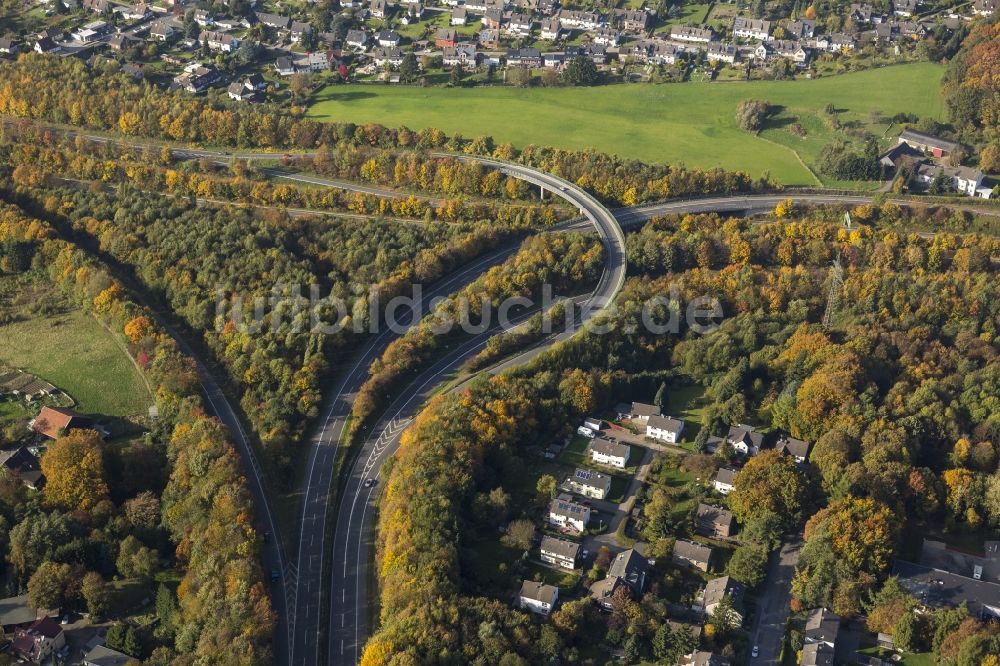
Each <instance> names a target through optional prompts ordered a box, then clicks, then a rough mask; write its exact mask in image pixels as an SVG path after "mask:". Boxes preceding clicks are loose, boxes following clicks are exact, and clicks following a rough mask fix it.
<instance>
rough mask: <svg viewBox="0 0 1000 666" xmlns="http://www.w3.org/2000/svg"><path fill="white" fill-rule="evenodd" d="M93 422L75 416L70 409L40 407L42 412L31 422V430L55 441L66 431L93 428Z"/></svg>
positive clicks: (78, 415)
mask: <svg viewBox="0 0 1000 666" xmlns="http://www.w3.org/2000/svg"><path fill="white" fill-rule="evenodd" d="M93 427H94V421H93V419H91V418H90V417H87V416H83V415H81V414H77V413H76V412H74V411H73V410H72V409H63V408H62V407H49V406H48V405H46V406H45V407H42V411H41V412H39V413H38V416H36V417H35V418H34V420H32V422H31V429H32V430H34V431H35V432H37V433H39V434H42V435H45V436H46V437H48V438H50V439H56V438H58V437H60V436H61V435H62V434H63V433H65V432H66V431H68V430H73V429H83V428H93Z"/></svg>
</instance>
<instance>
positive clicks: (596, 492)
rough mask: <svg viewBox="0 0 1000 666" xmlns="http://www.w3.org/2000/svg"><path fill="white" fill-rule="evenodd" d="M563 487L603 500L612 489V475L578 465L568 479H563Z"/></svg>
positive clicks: (569, 490)
mask: <svg viewBox="0 0 1000 666" xmlns="http://www.w3.org/2000/svg"><path fill="white" fill-rule="evenodd" d="M562 489H564V490H566V491H568V492H572V493H576V494H577V495H583V496H584V497H590V498H591V499H598V500H602V499H604V498H605V497H607V496H608V492H609V491H610V490H611V477H610V476H608V475H607V474H601V473H600V472H595V471H594V470H591V469H583V468H581V467H578V468H577V469H576V471H574V472H573V474H572V476H568V477H566V480H565V481H563V484H562Z"/></svg>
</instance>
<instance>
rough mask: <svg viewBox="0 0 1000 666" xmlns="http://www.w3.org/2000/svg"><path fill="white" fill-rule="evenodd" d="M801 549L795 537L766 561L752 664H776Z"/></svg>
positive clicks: (783, 635) (755, 625) (754, 634)
mask: <svg viewBox="0 0 1000 666" xmlns="http://www.w3.org/2000/svg"><path fill="white" fill-rule="evenodd" d="M801 548H802V538H801V536H799V535H796V536H794V537H792V538H791V539H788V540H786V541H785V542H784V543H782V544H781V548H780V549H779V550H778V551H776V552H774V553H771V557H770V559H769V560H768V565H767V578H766V582H765V584H764V585H763V587H762V590H763V591H762V593H761V596H760V598H759V599H758V602H757V617H756V618H755V620H754V627H753V631H752V635H753V645H756V646H758V647H759V648H760V654H759V655H758V656H757V658H756V659H754V660H753V663H754V664H777V663H778V659H779V658H780V657H781V643H782V641H783V640H784V638H785V626H786V625H787V623H788V613H789V611H790V607H789V605H788V604H789V603H790V602H791V600H792V590H791V588H792V576H794V575H795V567H796V566H797V565H798V563H799V551H800V550H801Z"/></svg>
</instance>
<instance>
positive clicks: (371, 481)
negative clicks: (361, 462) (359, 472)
mask: <svg viewBox="0 0 1000 666" xmlns="http://www.w3.org/2000/svg"><path fill="white" fill-rule="evenodd" d="M374 485H375V479H365V488H371V487H372V486H374Z"/></svg>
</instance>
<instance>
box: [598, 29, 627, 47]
mask: <svg viewBox="0 0 1000 666" xmlns="http://www.w3.org/2000/svg"><path fill="white" fill-rule="evenodd" d="M591 40H592V42H593V43H594V44H600V45H601V46H610V47H611V48H614V47H616V46H618V42H619V41H620V40H621V33H619V32H618V31H617V30H615V29H614V28H609V27H608V26H602V27H600V28H598V29H597V30H594V31H593V32H592V33H591Z"/></svg>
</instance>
